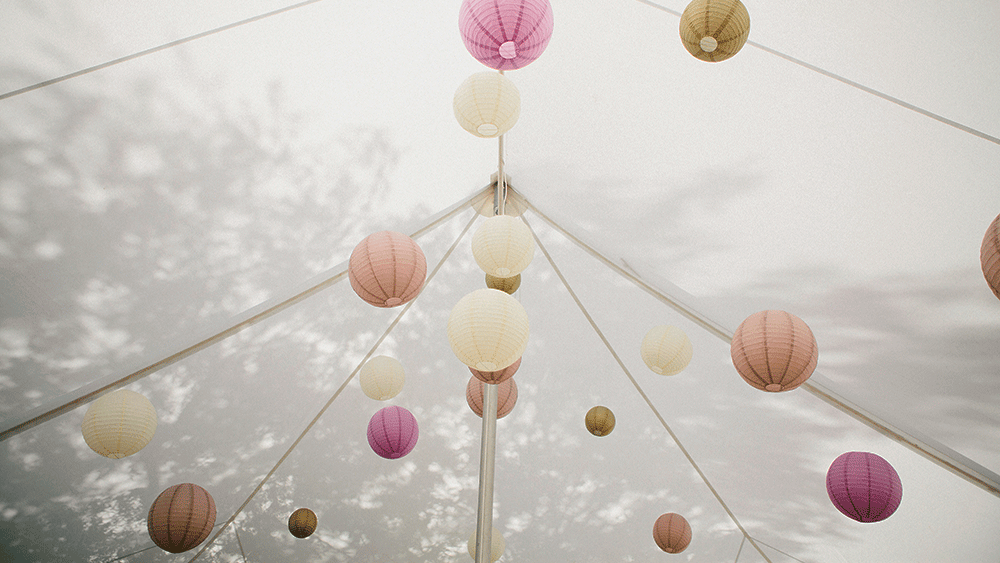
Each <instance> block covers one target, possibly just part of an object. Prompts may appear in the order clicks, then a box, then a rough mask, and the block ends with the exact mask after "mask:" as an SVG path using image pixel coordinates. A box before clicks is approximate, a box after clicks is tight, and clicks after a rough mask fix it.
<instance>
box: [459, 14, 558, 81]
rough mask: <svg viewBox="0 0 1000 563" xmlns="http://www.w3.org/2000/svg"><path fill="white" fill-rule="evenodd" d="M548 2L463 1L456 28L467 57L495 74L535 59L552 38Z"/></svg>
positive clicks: (551, 22) (551, 21) (519, 66)
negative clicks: (491, 69) (496, 71)
mask: <svg viewBox="0 0 1000 563" xmlns="http://www.w3.org/2000/svg"><path fill="white" fill-rule="evenodd" d="M552 24H553V20H552V6H551V5H550V4H549V0H464V1H463V2H462V7H461V9H460V10H459V13H458V27H459V30H460V31H461V32H462V41H464V42H465V48H466V49H468V50H469V53H471V54H472V56H473V57H475V58H476V60H478V61H479V62H481V63H483V64H484V65H486V66H488V67H490V68H493V69H496V70H513V69H516V68H521V67H523V66H525V65H527V64H528V63H530V62H531V61H533V60H535V59H537V58H538V57H539V56H540V55H541V54H542V51H544V50H545V46H546V45H548V44H549V39H551V38H552Z"/></svg>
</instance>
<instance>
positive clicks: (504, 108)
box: [452, 71, 521, 138]
mask: <svg viewBox="0 0 1000 563" xmlns="http://www.w3.org/2000/svg"><path fill="white" fill-rule="evenodd" d="M452 107H453V109H454V110H455V119H457V120H458V124H459V125H461V126H462V129H465V130H466V131H468V132H469V133H472V134H473V135H475V136H477V137H483V138H492V137H498V136H500V135H503V134H504V133H506V132H507V131H510V129H511V127H514V124H515V123H517V118H518V117H519V116H520V115H521V93H520V92H518V91H517V86H514V83H513V82H511V80H510V79H509V78H507V77H506V76H504V75H502V74H498V73H496V72H489V71H487V72H477V73H476V74H473V75H472V76H470V77H468V78H466V79H465V82H462V84H461V85H460V86H459V87H458V90H456V91H455V99H454V101H453V103H452Z"/></svg>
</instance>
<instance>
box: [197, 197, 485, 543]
mask: <svg viewBox="0 0 1000 563" xmlns="http://www.w3.org/2000/svg"><path fill="white" fill-rule="evenodd" d="M477 217H478V214H477V213H475V212H473V214H472V219H470V220H469V223H468V224H466V225H465V228H464V229H462V232H461V233H459V235H458V238H456V239H455V242H453V243H452V245H451V247H450V248H448V251H447V252H445V253H444V256H442V257H441V260H440V261H439V262H438V263H437V265H436V266H435V267H434V270H433V271H431V273H430V274H428V276H427V280H426V281H425V282H424V287H423V288H422V289H421V290H420V293H423V292H424V291H426V290H427V286H428V285H429V284H430V281H431V280H432V279H433V278H434V276H435V275H436V274H437V273H438V271H439V270H440V269H441V266H443V265H444V263H445V261H447V260H448V257H449V256H451V254H452V252H454V251H455V248H456V247H458V243H459V242H461V240H462V238H463V237H465V233H467V232H469V229H470V228H471V227H472V224H473V223H475V221H476V218H477ZM420 293H418V294H417V297H415V298H413V299H412V300H410V301H409V302H408V303H407V304H406V305H404V306H403V310H401V311H400V312H399V314H398V315H396V318H395V319H393V321H392V322H391V323H389V326H388V327H387V328H386V329H385V332H383V333H382V336H380V337H379V338H378V340H376V341H375V343H374V344H372V346H371V348H369V349H368V353H367V354H365V357H364V358H362V359H361V361H360V362H359V363H358V365H357V367H355V368H354V371H352V372H351V374H350V375H349V376H347V379H345V380H344V382H343V383H341V384H340V387H338V388H337V390H336V391H335V392H334V393H333V396H332V397H330V399H329V400H328V401H327V402H326V404H325V405H323V407H322V408H321V409H320V410H319V412H318V413H316V416H314V417H313V418H312V420H311V421H309V424H307V425H306V427H305V429H303V430H302V432H301V433H300V434H299V437H298V438H296V439H295V441H294V442H292V445H290V446H288V449H287V450H286V451H285V453H284V454H283V455H282V456H281V457H280V458H279V459H278V461H277V463H275V464H274V467H272V468H271V470H270V471H268V472H267V475H265V476H264V478H263V479H261V480H260V483H258V484H257V486H256V487H255V488H254V490H253V491H252V492H251V493H250V496H248V497H247V499H246V500H245V501H243V504H241V505H240V507H239V508H237V509H236V512H234V513H233V515H232V516H230V517H229V519H228V520H226V522H225V523H224V524H223V525H222V528H220V529H219V531H218V532H216V533H215V535H214V536H212V538H211V539H210V540H208V541H207V542H205V544H204V545H202V546H201V549H199V550H198V553H196V554H195V555H194V557H192V558H191V559H190V560H189V561H188V563H192V562H193V561H195V560H196V559H198V557H200V556H201V554H202V553H204V552H205V550H206V549H208V548H209V547H210V546H211V545H212V544H213V543H215V540H217V539H219V536H220V535H222V533H223V532H225V531H226V527H228V526H229V525H230V524H232V523H233V521H234V520H236V517H237V516H239V515H240V513H241V512H243V509H245V508H246V507H247V505H249V504H250V501H252V500H253V498H254V497H255V496H257V493H259V492H260V491H261V489H263V487H264V484H265V483H267V481H268V480H269V479H270V478H271V476H272V475H274V473H275V472H276V471H277V470H278V468H279V467H281V464H282V463H284V462H285V460H286V459H288V456H289V455H291V453H292V451H293V450H295V448H296V447H297V446H298V445H299V443H300V442H302V439H303V438H305V437H306V434H308V433H309V431H310V430H312V429H313V427H314V426H316V423H317V422H319V419H320V417H322V416H323V414H324V413H326V411H327V409H329V408H330V405H332V404H333V402H334V401H336V400H337V397H339V396H340V394H341V393H342V392H343V391H344V389H346V388H347V384H348V383H350V382H351V380H352V379H354V376H355V375H357V374H358V372H359V371H361V368H362V367H363V366H364V365H365V363H366V362H367V361H368V359H369V358H371V357H372V355H373V354H374V353H375V350H377V349H378V347H379V346H380V345H381V344H382V342H383V341H384V340H385V339H386V338H387V337H388V336H389V334H390V333H391V332H392V330H393V329H394V328H396V325H397V324H399V321H400V320H402V318H403V315H405V314H406V312H407V311H409V310H410V307H411V306H412V305H413V304H414V303H415V302H416V301H417V298H419V297H420Z"/></svg>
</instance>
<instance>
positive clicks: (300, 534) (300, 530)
mask: <svg viewBox="0 0 1000 563" xmlns="http://www.w3.org/2000/svg"><path fill="white" fill-rule="evenodd" d="M316 524H318V520H317V519H316V513H315V512H313V511H312V510H309V509H308V508H300V509H298V510H296V511H295V512H293V513H292V515H291V516H289V517H288V531H289V532H291V533H292V535H293V536H295V537H297V538H299V539H300V540H301V539H304V538H308V537H309V536H311V535H312V533H313V532H315V531H316Z"/></svg>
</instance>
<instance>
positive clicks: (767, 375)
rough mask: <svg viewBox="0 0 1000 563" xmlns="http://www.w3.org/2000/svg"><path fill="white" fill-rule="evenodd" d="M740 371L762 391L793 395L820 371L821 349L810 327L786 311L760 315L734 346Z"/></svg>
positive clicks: (750, 320)
mask: <svg viewBox="0 0 1000 563" xmlns="http://www.w3.org/2000/svg"><path fill="white" fill-rule="evenodd" d="M730 353H731V355H732V357H733V365H734V366H736V371H738V372H739V374H740V376H741V377H742V378H743V379H744V380H745V381H746V382H747V383H749V384H750V385H752V386H754V387H756V388H757V389H760V390H762V391H771V392H778V391H789V390H791V389H795V388H796V387H798V386H799V385H802V384H803V383H805V382H806V380H807V379H809V376H810V375H812V373H813V370H815V369H816V362H817V360H819V348H817V346H816V338H814V337H813V333H812V331H811V330H809V326H808V325H806V323H805V322H804V321H803V320H802V319H800V318H798V317H796V316H795V315H793V314H791V313H786V312H785V311H759V312H757V313H754V314H752V315H750V316H749V317H747V318H746V319H745V320H744V321H743V322H742V323H741V324H740V326H739V327H738V328H737V329H736V333H735V334H734V335H733V342H732V345H731V346H730Z"/></svg>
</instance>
